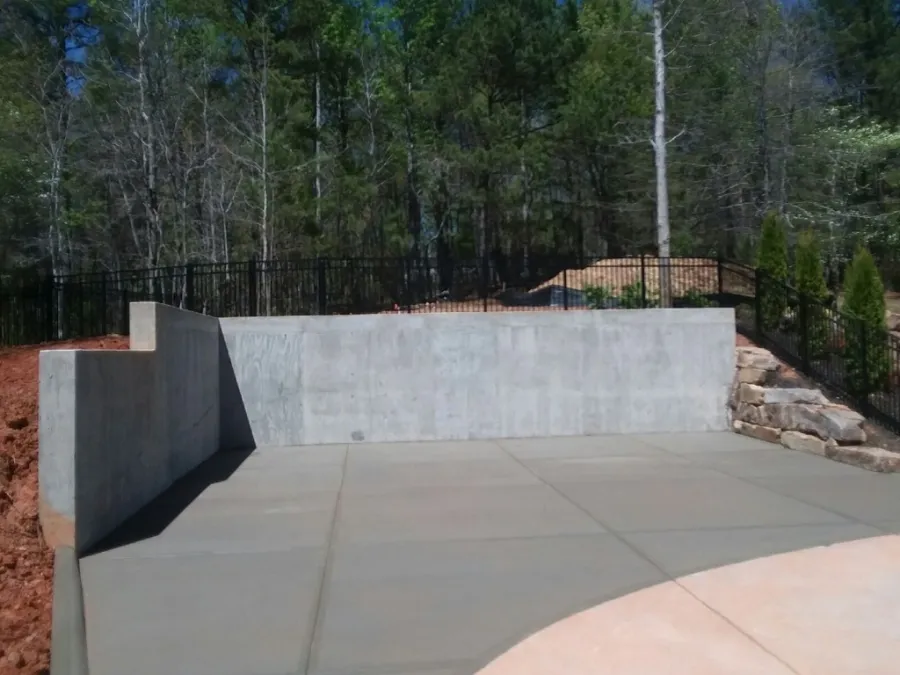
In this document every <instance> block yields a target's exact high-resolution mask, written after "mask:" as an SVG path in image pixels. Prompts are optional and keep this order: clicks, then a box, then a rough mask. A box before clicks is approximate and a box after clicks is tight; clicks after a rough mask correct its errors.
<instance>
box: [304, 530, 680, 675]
mask: <svg viewBox="0 0 900 675" xmlns="http://www.w3.org/2000/svg"><path fill="white" fill-rule="evenodd" d="M662 579H664V576H663V575H662V574H661V573H660V572H659V570H658V569H656V568H655V567H654V566H653V565H652V564H650V563H649V562H648V561H647V560H645V559H643V558H641V557H640V556H639V555H637V554H635V553H634V552H633V551H632V550H631V549H630V548H628V547H627V546H626V545H625V544H623V543H622V542H621V541H619V540H618V539H617V538H615V537H612V536H610V535H593V536H581V537H579V536H575V537H537V538H525V539H505V540H494V541H489V540H482V541H449V542H447V541H443V542H421V543H419V542H416V543H409V542H404V543H390V544H380V545H371V546H338V547H337V548H336V550H335V552H334V558H333V561H332V566H331V572H330V578H329V587H330V591H329V592H328V593H327V595H326V597H325V601H324V603H323V606H322V616H323V621H322V624H321V632H320V636H319V639H318V641H317V644H316V647H315V652H314V657H315V658H314V660H313V663H312V664H311V670H310V672H312V673H316V674H317V675H321V674H323V673H332V672H333V673H343V672H348V671H353V670H359V669H361V668H363V667H364V666H367V667H369V668H372V669H373V672H394V669H397V670H403V669H404V668H405V667H408V666H409V664H410V663H415V662H431V661H444V660H450V659H453V658H459V657H461V656H462V657H468V658H472V659H474V660H475V661H480V662H481V663H484V662H485V661H487V660H489V659H490V658H491V657H492V656H493V655H495V654H496V652H497V650H498V648H500V649H502V647H503V646H511V645H512V644H514V643H515V642H516V641H517V640H518V639H519V638H520V637H521V636H522V635H527V634H529V633H532V632H534V631H535V630H538V629H539V628H540V627H542V625H545V618H544V617H546V616H556V617H563V616H567V615H569V614H571V613H572V612H574V611H577V610H579V609H581V608H583V607H584V606H585V604H589V603H591V602H592V601H591V600H590V599H589V598H595V599H597V598H599V599H603V598H606V599H608V598H612V597H616V596H618V595H621V594H623V593H626V592H628V591H629V590H633V589H635V588H639V587H642V586H646V585H648V584H653V583H656V582H658V581H661V580H662ZM596 601H598V600H594V602H596ZM399 636H404V637H403V638H402V639H399Z"/></svg>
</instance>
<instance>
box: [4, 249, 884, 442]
mask: <svg viewBox="0 0 900 675" xmlns="http://www.w3.org/2000/svg"><path fill="white" fill-rule="evenodd" d="M666 274H668V275H669V278H670V288H671V292H672V298H671V301H672V305H673V306H674V307H702V306H728V307H734V308H735V311H736V317H737V325H738V330H739V331H740V332H742V333H743V334H745V335H747V336H748V337H750V338H751V339H753V340H754V341H756V342H757V343H758V344H761V345H762V346H765V347H767V348H769V349H772V350H773V351H774V352H775V353H777V354H778V355H779V356H780V357H781V358H783V359H784V360H785V361H787V362H788V363H790V364H791V365H793V366H795V367H797V368H798V369H799V370H801V371H802V372H804V373H806V374H808V375H810V376H811V377H813V378H814V379H816V380H817V381H819V382H821V383H822V384H823V385H825V386H826V387H829V388H831V389H833V390H835V392H837V393H839V394H840V395H842V396H844V397H846V398H847V400H848V401H849V402H851V403H853V404H855V405H856V406H857V407H858V408H859V409H860V411H861V412H862V413H863V414H865V415H866V416H868V417H872V418H873V419H876V420H877V421H879V422H881V423H882V424H884V425H885V426H887V427H889V428H891V429H893V430H895V431H898V432H900V339H898V338H897V337H896V336H894V335H892V334H890V333H888V332H886V331H884V330H881V329H878V328H874V327H872V326H870V325H867V324H865V323H864V322H862V321H860V320H858V319H856V318H854V317H851V316H849V315H846V314H844V313H842V312H840V311H838V310H837V308H836V307H835V306H834V304H833V303H828V302H825V301H820V300H814V299H812V298H808V297H803V296H802V295H801V294H799V293H798V292H797V291H796V290H795V289H793V288H792V287H791V286H789V285H787V284H784V283H781V282H778V281H776V280H774V279H771V278H767V277H766V276H765V275H763V274H761V273H758V272H757V271H756V270H754V269H753V268H751V267H748V266H746V265H742V264H739V263H734V262H730V261H724V260H721V259H711V258H670V259H658V258H645V257H634V258H619V259H611V260H607V259H589V260H585V259H578V258H574V257H571V256H542V257H532V258H530V259H527V260H523V259H519V260H516V261H515V263H512V262H510V261H508V260H504V259H503V258H502V257H499V256H486V257H484V258H482V259H479V260H467V261H459V260H456V261H447V260H437V259H431V258H425V259H410V258H340V259H335V258H317V259H306V260H296V261H277V260H276V261H254V260H250V261H246V262H236V263H219V264H203V265H182V266H175V267H163V268H156V269H142V270H124V271H115V272H90V273H82V274H72V275H63V276H56V277H53V276H49V275H39V274H35V273H28V274H26V275H14V274H2V275H0V345H18V344H36V343H41V342H48V341H53V340H66V339H75V338H86V337H94V336H101V335H107V334H110V333H120V334H127V333H128V323H129V314H128V308H129V303H130V302H133V301H140V300H153V301H156V302H161V303H165V304H170V305H174V306H177V307H183V308H185V309H190V310H193V311H196V312H202V313H205V314H210V315H212V316H218V317H229V316H285V315H304V314H305V315H310V314H369V313H381V312H409V313H419V312H467V311H468V312H473V311H474V312H486V311H514V310H548V311H553V310H557V311H558V310H562V311H565V310H572V309H606V308H623V309H628V308H647V307H656V306H659V305H660V304H661V298H660V288H661V285H660V276H661V275H666Z"/></svg>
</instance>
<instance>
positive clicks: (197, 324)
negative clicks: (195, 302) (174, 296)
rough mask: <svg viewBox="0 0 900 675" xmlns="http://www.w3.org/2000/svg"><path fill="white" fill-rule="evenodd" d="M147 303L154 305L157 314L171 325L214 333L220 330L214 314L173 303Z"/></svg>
mask: <svg viewBox="0 0 900 675" xmlns="http://www.w3.org/2000/svg"><path fill="white" fill-rule="evenodd" d="M147 304H151V305H153V306H154V308H155V309H154V311H155V312H156V313H157V315H158V316H159V317H160V318H162V319H163V320H164V321H166V322H167V323H168V324H170V325H174V326H177V327H179V328H190V329H191V330H196V331H202V332H209V333H214V332H216V331H218V330H219V320H218V319H217V318H216V317H214V316H209V315H208V314H200V313H199V312H192V311H190V310H188V309H181V308H180V307H172V306H171V305H161V304H158V303H147Z"/></svg>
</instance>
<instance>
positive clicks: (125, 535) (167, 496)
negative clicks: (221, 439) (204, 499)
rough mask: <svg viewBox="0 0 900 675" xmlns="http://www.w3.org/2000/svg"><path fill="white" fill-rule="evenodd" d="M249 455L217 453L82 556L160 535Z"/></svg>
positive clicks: (248, 453) (227, 451) (238, 452)
mask: <svg viewBox="0 0 900 675" xmlns="http://www.w3.org/2000/svg"><path fill="white" fill-rule="evenodd" d="M251 452H253V449H251V448H247V449H243V450H224V451H220V452H217V453H216V454H214V455H213V456H212V457H210V458H209V459H207V460H206V461H205V462H203V463H202V464H200V466H198V467H197V468H196V469H194V470H193V471H191V472H189V473H188V474H187V475H185V476H183V477H182V478H179V479H178V480H177V481H175V482H174V483H173V484H172V487H170V488H169V489H168V490H166V491H165V492H163V493H162V494H161V495H159V496H158V497H157V498H156V499H154V500H153V501H151V502H150V503H149V504H147V505H146V506H145V507H144V508H142V509H141V510H140V511H138V512H137V513H136V514H134V515H133V516H131V518H129V519H128V520H126V521H125V522H124V523H122V524H121V525H120V526H119V527H118V528H116V530H115V531H114V532H113V533H112V534H110V535H108V536H107V537H105V538H104V539H103V540H102V541H100V542H99V543H98V544H96V545H95V546H93V547H92V548H91V549H90V550H88V551H86V552H85V553H84V555H92V554H94V553H102V552H103V551H109V550H111V549H114V548H118V547H120V546H126V545H127V544H133V543H135V542H138V541H143V540H144V539H150V538H151V537H155V536H157V535H158V534H160V533H162V531H163V530H165V529H166V528H167V527H168V526H169V525H170V524H171V523H172V521H173V520H175V518H177V517H178V516H179V514H181V512H182V511H184V510H185V509H186V508H187V507H188V506H190V504H191V503H192V502H193V501H194V500H195V499H197V497H199V496H200V495H201V494H202V493H203V491H204V490H206V488H208V487H209V486H210V485H213V484H214V483H221V482H222V481H225V480H228V478H229V476H231V474H233V473H234V472H235V471H236V470H237V468H238V467H239V466H240V465H241V464H243V463H244V460H245V459H247V457H249V456H250V453H251Z"/></svg>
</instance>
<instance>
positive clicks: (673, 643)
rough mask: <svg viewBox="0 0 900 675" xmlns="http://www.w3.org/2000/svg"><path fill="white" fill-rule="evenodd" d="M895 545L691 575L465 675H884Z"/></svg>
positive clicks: (899, 539) (560, 626)
mask: <svg viewBox="0 0 900 675" xmlns="http://www.w3.org/2000/svg"><path fill="white" fill-rule="evenodd" d="M898 566H900V536H898V535H887V536H879V537H870V538H867V539H860V540H856V541H851V542H844V543H840V544H833V545H830V546H817V547H812V548H808V549H802V550H799V551H793V552H789V553H782V554H778V555H772V556H766V557H762V558H756V559H753V560H748V561H744V562H741V563H736V564H733V565H725V566H723V567H719V568H714V569H711V570H707V571H705V572H697V573H695V574H690V575H687V576H684V577H680V578H679V579H676V580H672V581H667V582H663V583H661V584H657V585H655V586H651V587H648V588H645V589H643V590H640V591H637V592H635V593H631V594H629V595H625V596H621V597H619V598H617V599H614V600H610V601H608V602H605V603H602V604H600V605H597V606H595V607H592V608H591V609H588V610H585V611H583V612H579V613H577V614H573V615H571V616H569V617H568V618H566V619H563V620H562V621H558V622H556V623H554V624H551V625H549V626H547V627H546V628H544V629H543V630H540V631H538V632H537V633H534V634H532V635H531V636H529V637H527V638H525V639H524V640H522V641H521V642H520V643H519V644H517V645H516V646H515V647H513V648H512V649H509V650H508V651H507V652H505V653H503V654H502V655H500V656H499V657H497V658H496V659H495V660H494V661H492V662H491V663H489V664H488V665H487V666H485V667H484V668H482V669H481V670H479V671H478V673H477V675H557V674H558V673H566V674H567V675H594V674H595V673H601V672H602V673H605V674H606V675H645V674H646V673H661V672H665V673H667V674H669V675H705V674H707V673H708V674H710V675H712V674H716V675H719V674H721V673H729V674H730V675H790V674H791V673H797V672H820V673H841V674H842V675H850V674H853V675H891V674H893V673H895V672H896V671H897V666H896V664H897V662H898V660H900V640H898V639H897V636H898V635H900V632H898V631H900V629H898V628H897V622H896V615H897V609H896V608H897V607H898V606H900V605H898V603H900V581H898V579H897V577H896V570H897V569H898Z"/></svg>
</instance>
